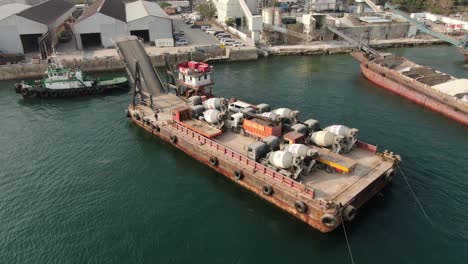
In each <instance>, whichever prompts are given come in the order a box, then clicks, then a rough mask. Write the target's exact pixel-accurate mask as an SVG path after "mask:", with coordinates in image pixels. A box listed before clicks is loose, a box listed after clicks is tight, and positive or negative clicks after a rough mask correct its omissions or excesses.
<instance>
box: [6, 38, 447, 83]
mask: <svg viewBox="0 0 468 264" xmlns="http://www.w3.org/2000/svg"><path fill="white" fill-rule="evenodd" d="M441 44H445V42H443V41H440V40H438V39H392V40H374V41H371V42H370V45H371V46H372V47H374V48H395V47H416V46H427V45H441ZM203 48H207V50H203V52H200V49H203ZM355 48H356V47H355V46H353V45H351V44H349V43H348V42H346V41H327V42H315V43H313V44H311V45H289V46H272V47H260V48H257V47H242V48H231V47H230V48H227V49H225V50H221V53H220V51H219V49H218V51H215V50H210V48H209V47H194V46H185V47H172V48H155V47H146V49H147V51H148V53H149V54H150V58H151V61H152V62H153V65H154V66H155V67H163V66H164V65H165V63H164V59H163V57H164V55H165V54H168V53H169V54H175V55H176V56H177V60H178V61H179V62H182V61H187V60H192V59H193V60H198V61H205V60H211V61H210V63H225V62H235V61H253V60H258V59H260V58H262V57H268V56H290V55H303V56H304V55H306V56H310V55H323V54H343V53H349V52H351V51H353V50H355ZM58 57H59V59H60V61H61V63H62V64H63V65H64V66H65V67H70V68H75V67H78V66H79V67H81V69H82V70H83V72H86V73H99V72H117V71H124V70H125V68H124V66H123V64H122V62H121V60H120V58H119V56H118V54H117V52H116V51H115V49H100V50H92V51H72V52H66V51H65V52H60V51H59V53H58ZM46 70H47V63H46V62H45V61H42V62H40V63H36V64H34V63H18V64H8V65H1V66H0V80H1V81H6V80H21V79H31V78H38V77H41V76H42V75H43V74H44V72H45V71H46Z"/></svg>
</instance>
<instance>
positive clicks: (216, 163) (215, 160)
mask: <svg viewBox="0 0 468 264" xmlns="http://www.w3.org/2000/svg"><path fill="white" fill-rule="evenodd" d="M210 164H211V166H217V165H218V158H216V157H211V158H210Z"/></svg>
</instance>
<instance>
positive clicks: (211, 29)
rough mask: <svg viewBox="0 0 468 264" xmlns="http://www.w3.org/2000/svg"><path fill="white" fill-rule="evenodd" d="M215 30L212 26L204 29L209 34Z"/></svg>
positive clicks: (212, 33)
mask: <svg viewBox="0 0 468 264" xmlns="http://www.w3.org/2000/svg"><path fill="white" fill-rule="evenodd" d="M215 32H216V30H215V29H214V28H209V29H207V30H206V33H208V34H210V35H214V33H215Z"/></svg>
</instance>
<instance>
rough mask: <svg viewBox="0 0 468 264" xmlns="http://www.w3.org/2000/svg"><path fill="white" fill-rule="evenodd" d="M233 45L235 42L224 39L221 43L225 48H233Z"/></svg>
mask: <svg viewBox="0 0 468 264" xmlns="http://www.w3.org/2000/svg"><path fill="white" fill-rule="evenodd" d="M234 43H236V41H235V40H233V39H226V40H225V41H223V44H224V45H226V46H234Z"/></svg>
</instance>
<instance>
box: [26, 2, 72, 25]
mask: <svg viewBox="0 0 468 264" xmlns="http://www.w3.org/2000/svg"><path fill="white" fill-rule="evenodd" d="M74 7H75V5H73V4H72V3H70V2H67V1H64V0H48V1H45V2H42V3H39V4H37V5H34V6H32V7H31V8H28V9H25V10H23V11H21V12H20V13H18V16H21V17H24V18H27V19H30V20H33V21H36V22H39V23H42V24H45V25H48V24H51V23H53V22H55V21H56V20H57V19H58V18H59V17H60V16H62V15H63V14H65V13H66V12H67V11H69V10H70V9H72V8H74Z"/></svg>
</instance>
